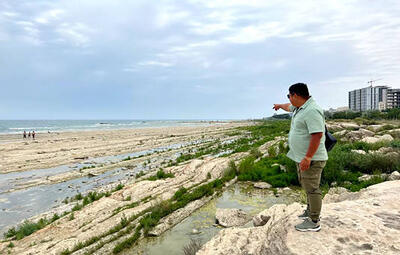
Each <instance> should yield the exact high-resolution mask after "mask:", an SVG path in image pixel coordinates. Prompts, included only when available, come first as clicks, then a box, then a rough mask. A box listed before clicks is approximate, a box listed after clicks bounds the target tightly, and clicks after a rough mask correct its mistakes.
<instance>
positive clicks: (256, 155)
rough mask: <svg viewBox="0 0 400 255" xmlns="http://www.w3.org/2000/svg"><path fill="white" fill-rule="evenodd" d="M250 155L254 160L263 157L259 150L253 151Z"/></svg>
mask: <svg viewBox="0 0 400 255" xmlns="http://www.w3.org/2000/svg"><path fill="white" fill-rule="evenodd" d="M250 155H252V156H253V157H254V158H260V157H262V153H261V152H260V150H259V149H258V148H253V149H251V151H250Z"/></svg>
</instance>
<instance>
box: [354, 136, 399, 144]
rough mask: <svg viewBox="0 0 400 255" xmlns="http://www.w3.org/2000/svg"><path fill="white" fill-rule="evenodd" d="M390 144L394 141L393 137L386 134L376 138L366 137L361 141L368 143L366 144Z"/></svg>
mask: <svg viewBox="0 0 400 255" xmlns="http://www.w3.org/2000/svg"><path fill="white" fill-rule="evenodd" d="M383 141H386V142H390V141H393V137H392V136H391V135H389V134H385V135H382V136H375V137H364V138H363V139H361V142H366V143H377V142H383Z"/></svg>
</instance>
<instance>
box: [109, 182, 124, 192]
mask: <svg viewBox="0 0 400 255" xmlns="http://www.w3.org/2000/svg"><path fill="white" fill-rule="evenodd" d="M123 188H124V185H123V184H121V183H120V184H118V185H117V186H116V187H115V188H113V189H112V192H115V191H118V190H121V189H123Z"/></svg>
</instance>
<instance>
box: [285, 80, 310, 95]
mask: <svg viewBox="0 0 400 255" xmlns="http://www.w3.org/2000/svg"><path fill="white" fill-rule="evenodd" d="M289 93H290V94H291V95H293V94H296V95H298V96H301V97H302V98H305V99H308V98H309V97H310V94H309V93H308V88H307V84H305V83H296V84H293V85H291V86H290V87H289Z"/></svg>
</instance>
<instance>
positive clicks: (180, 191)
mask: <svg viewBox="0 0 400 255" xmlns="http://www.w3.org/2000/svg"><path fill="white" fill-rule="evenodd" d="M186 192H187V189H186V188H185V187H180V188H179V189H178V190H177V191H176V192H175V194H174V196H173V199H174V200H180V199H182V196H183V194H185V193H186Z"/></svg>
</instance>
